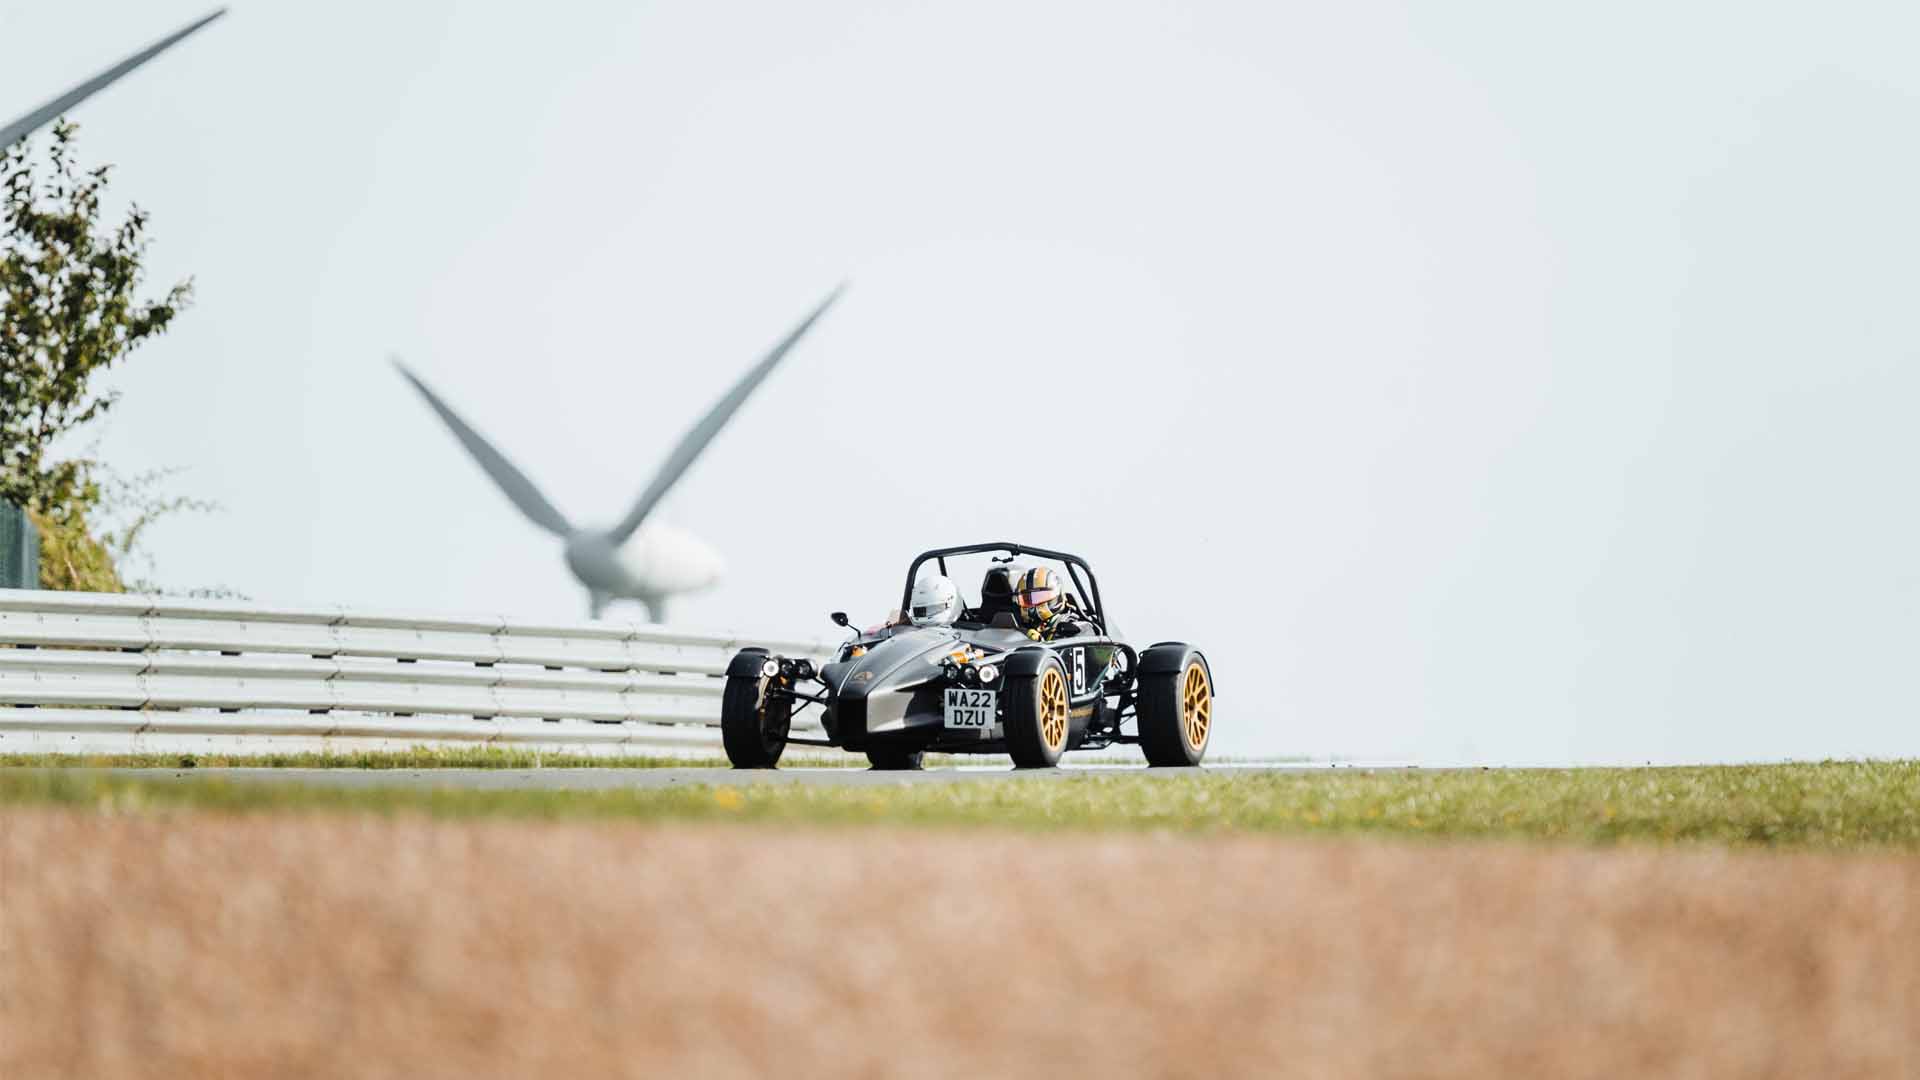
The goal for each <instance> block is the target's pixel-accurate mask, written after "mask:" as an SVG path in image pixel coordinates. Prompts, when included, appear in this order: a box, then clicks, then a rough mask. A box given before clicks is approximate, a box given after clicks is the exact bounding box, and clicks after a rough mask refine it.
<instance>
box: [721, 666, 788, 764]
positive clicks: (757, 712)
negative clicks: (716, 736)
mask: <svg viewBox="0 0 1920 1080" xmlns="http://www.w3.org/2000/svg"><path fill="white" fill-rule="evenodd" d="M772 682H773V680H772V679H767V678H753V677H749V676H744V675H730V676H728V677H727V688H726V689H725V690H724V691H722V692H721V695H720V742H721V744H722V745H724V746H725V747H726V748H727V760H728V761H730V762H732V763H733V767H734V768H736V769H771V768H773V767H774V766H776V765H778V764H779V763H780V755H781V754H783V753H785V752H786V749H787V732H788V730H789V729H790V728H791V727H792V724H793V700H792V699H791V698H786V697H776V698H769V697H768V696H767V688H768V686H769V685H771V684H772Z"/></svg>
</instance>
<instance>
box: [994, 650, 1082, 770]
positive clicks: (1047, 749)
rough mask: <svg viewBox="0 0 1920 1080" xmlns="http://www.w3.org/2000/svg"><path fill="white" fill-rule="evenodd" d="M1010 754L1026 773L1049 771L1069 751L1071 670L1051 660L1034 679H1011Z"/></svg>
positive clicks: (1007, 724) (1009, 699)
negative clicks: (1068, 714) (1068, 719)
mask: <svg viewBox="0 0 1920 1080" xmlns="http://www.w3.org/2000/svg"><path fill="white" fill-rule="evenodd" d="M1005 693H1006V695H1007V717H1006V730H1007V753H1008V754H1009V755H1011V756H1012V758H1013V763H1014V764H1015V765H1017V766H1019V767H1020V768H1022V769H1048V768H1052V767H1053V766H1055V765H1058V764H1059V763H1060V755H1061V754H1062V753H1064V752H1066V749H1067V669H1066V668H1064V667H1062V666H1061V664H1060V658H1059V657H1057V656H1048V657H1047V659H1046V660H1045V661H1044V662H1043V663H1042V664H1041V665H1040V670H1039V671H1038V672H1036V673H1034V674H1032V675H1028V676H1023V677H1021V678H1017V679H1008V680H1007V688H1006V690H1005Z"/></svg>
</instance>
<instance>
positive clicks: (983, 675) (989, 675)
mask: <svg viewBox="0 0 1920 1080" xmlns="http://www.w3.org/2000/svg"><path fill="white" fill-rule="evenodd" d="M999 677H1000V669H999V668H998V667H997V666H995V665H993V664H981V665H980V681H981V682H983V683H990V682H992V681H994V680H995V679H998V678H999Z"/></svg>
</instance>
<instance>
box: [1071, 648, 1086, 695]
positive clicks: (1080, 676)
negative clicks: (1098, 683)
mask: <svg viewBox="0 0 1920 1080" xmlns="http://www.w3.org/2000/svg"><path fill="white" fill-rule="evenodd" d="M1073 692H1074V693H1076V694H1084V693H1086V692H1087V650H1086V649H1084V648H1079V649H1075V650H1073Z"/></svg>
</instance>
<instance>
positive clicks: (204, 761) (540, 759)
mask: <svg viewBox="0 0 1920 1080" xmlns="http://www.w3.org/2000/svg"><path fill="white" fill-rule="evenodd" d="M726 764H727V759H726V758H723V757H719V756H705V757H674V756H672V755H667V754H633V755H622V756H619V757H609V756H607V755H604V754H602V755H593V754H568V753H558V754H555V753H544V752H541V751H537V750H520V749H507V748H502V747H497V746H462V747H432V746H416V747H413V748H412V749H409V750H348V751H324V752H320V751H310V752H300V753H273V754H0V767H8V768H18V767H31V768H46V769H196V768H198V769H689V768H708V767H715V766H717V767H720V768H725V767H726Z"/></svg>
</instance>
